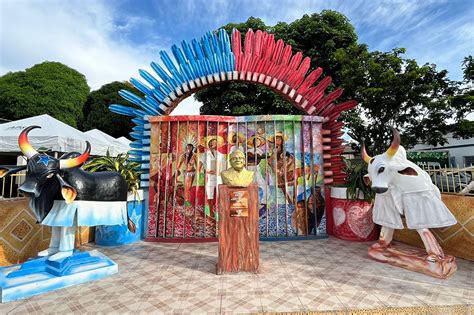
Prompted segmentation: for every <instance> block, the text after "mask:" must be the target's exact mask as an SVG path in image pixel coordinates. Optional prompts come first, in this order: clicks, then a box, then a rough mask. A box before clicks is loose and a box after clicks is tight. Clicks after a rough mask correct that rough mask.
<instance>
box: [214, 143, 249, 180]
mask: <svg viewBox="0 0 474 315" xmlns="http://www.w3.org/2000/svg"><path fill="white" fill-rule="evenodd" d="M230 165H231V166H232V167H231V168H229V169H228V170H225V171H223V172H221V177H222V182H223V183H224V184H225V185H228V186H236V187H247V186H248V185H250V184H251V183H252V182H253V172H252V171H249V170H247V169H245V154H244V153H243V152H242V151H240V150H236V151H234V152H232V153H231V154H230Z"/></svg>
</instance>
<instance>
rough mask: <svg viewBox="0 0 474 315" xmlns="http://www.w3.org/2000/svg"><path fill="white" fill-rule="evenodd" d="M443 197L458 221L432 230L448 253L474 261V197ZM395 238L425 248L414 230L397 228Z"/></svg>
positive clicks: (445, 195)
mask: <svg viewBox="0 0 474 315" xmlns="http://www.w3.org/2000/svg"><path fill="white" fill-rule="evenodd" d="M441 199H442V200H443V202H444V203H445V204H446V206H447V207H448V208H449V210H450V211H451V213H452V214H453V215H454V216H455V217H456V220H457V221H458V223H457V224H456V225H453V226H449V227H446V228H438V229H430V230H431V231H432V232H433V234H434V236H435V237H436V239H437V240H438V242H439V244H440V245H441V248H443V250H444V252H445V253H446V254H450V255H454V256H456V257H460V258H464V259H468V260H470V261H474V250H473V249H474V211H473V209H474V198H473V197H470V196H456V195H449V194H441ZM394 240H397V241H400V242H403V243H407V244H410V245H413V246H417V247H421V248H424V245H423V242H422V241H421V238H420V236H419V234H418V233H417V232H416V231H413V230H408V229H404V230H395V235H394Z"/></svg>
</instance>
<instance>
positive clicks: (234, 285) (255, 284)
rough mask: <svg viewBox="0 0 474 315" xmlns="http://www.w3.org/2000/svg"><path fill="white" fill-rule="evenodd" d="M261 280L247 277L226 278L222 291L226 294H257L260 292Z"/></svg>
mask: <svg viewBox="0 0 474 315" xmlns="http://www.w3.org/2000/svg"><path fill="white" fill-rule="evenodd" d="M259 289H260V285H259V281H248V280H247V279H246V278H243V277H237V278H225V279H223V281H222V292H223V294H225V295H233V294H244V293H247V294H256V292H259Z"/></svg>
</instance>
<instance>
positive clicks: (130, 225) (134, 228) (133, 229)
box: [127, 212, 137, 233]
mask: <svg viewBox="0 0 474 315" xmlns="http://www.w3.org/2000/svg"><path fill="white" fill-rule="evenodd" d="M127 227H128V230H129V231H130V232H132V233H135V232H136V231H137V226H136V225H135V223H133V221H132V219H130V217H129V216H128V212H127Z"/></svg>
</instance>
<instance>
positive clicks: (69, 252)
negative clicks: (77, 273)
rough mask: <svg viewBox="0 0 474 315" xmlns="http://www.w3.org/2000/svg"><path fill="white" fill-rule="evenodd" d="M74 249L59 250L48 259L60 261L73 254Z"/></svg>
mask: <svg viewBox="0 0 474 315" xmlns="http://www.w3.org/2000/svg"><path fill="white" fill-rule="evenodd" d="M72 252H73V251H72V250H67V251H59V252H57V253H56V254H54V255H53V256H51V257H49V258H48V260H50V261H59V260H63V259H64V258H67V257H69V256H72Z"/></svg>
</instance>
